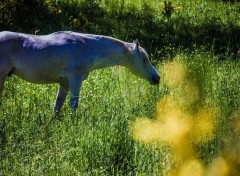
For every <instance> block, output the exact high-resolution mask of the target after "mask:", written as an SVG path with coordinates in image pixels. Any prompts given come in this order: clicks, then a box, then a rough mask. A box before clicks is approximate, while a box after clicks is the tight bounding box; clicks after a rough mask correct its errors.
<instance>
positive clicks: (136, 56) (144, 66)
mask: <svg viewBox="0 0 240 176" xmlns="http://www.w3.org/2000/svg"><path fill="white" fill-rule="evenodd" d="M131 46H132V47H131V51H132V52H131V53H132V56H133V57H131V58H132V59H133V60H132V59H131V63H130V64H129V65H128V68H129V69H130V71H131V72H133V74H135V75H137V76H139V77H141V78H143V79H145V80H147V81H148V82H149V83H150V84H155V85H158V84H159V81H160V76H159V74H158V72H157V71H156V69H155V68H154V67H153V66H152V64H151V63H150V61H149V58H148V54H147V52H146V51H145V50H144V49H143V48H142V47H141V46H139V43H138V41H137V40H135V41H134V43H133V44H131Z"/></svg>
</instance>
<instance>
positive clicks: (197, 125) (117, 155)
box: [0, 52, 240, 175]
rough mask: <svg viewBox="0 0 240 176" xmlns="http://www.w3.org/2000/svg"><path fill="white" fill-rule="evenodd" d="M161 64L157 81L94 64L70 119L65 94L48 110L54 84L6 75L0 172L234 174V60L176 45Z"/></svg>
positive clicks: (236, 123)
mask: <svg viewBox="0 0 240 176" xmlns="http://www.w3.org/2000/svg"><path fill="white" fill-rule="evenodd" d="M158 70H159V72H160V74H161V84H160V86H159V87H154V86H151V85H149V84H148V83H147V82H146V81H144V80H141V79H139V78H137V77H135V76H133V75H132V74H131V73H130V72H129V71H127V70H126V69H124V68H122V67H114V68H108V69H104V70H97V71H94V72H92V73H91V74H90V75H89V78H88V79H87V80H85V81H84V83H83V86H82V90H81V94H80V104H79V108H78V109H77V112H76V114H75V121H74V123H73V122H72V121H71V120H70V117H71V115H70V109H69V105H68V104H69V100H68V99H67V101H66V102H65V104H64V107H63V110H62V112H61V115H60V117H59V118H58V119H56V118H55V117H54V116H53V115H52V106H53V103H54V100H55V96H56V92H57V85H35V84H30V83H26V82H25V81H22V80H20V79H18V78H16V77H10V78H8V79H7V81H6V84H5V89H4V92H3V102H2V105H1V106H0V155H1V161H0V173H2V174H3V175H9V174H10V175H11V174H13V175H26V174H31V175H56V174H59V175H67V174H76V175H158V174H161V175H169V174H172V175H176V174H178V175H188V174H189V173H192V172H193V171H194V172H195V173H196V175H204V174H206V173H209V175H214V174H213V173H221V174H223V175H224V173H226V174H234V173H235V172H236V173H237V172H238V171H239V170H236V166H239V155H238V154H237V152H238V151H239V143H237V141H239V131H240V130H239V129H240V127H239V121H240V120H239V114H240V113H239V103H240V95H239V81H240V79H239V76H240V72H239V63H238V62H232V61H223V62H219V61H217V58H214V57H212V55H208V54H204V53H195V54H184V53H182V52H180V53H179V54H178V56H177V57H175V58H174V61H173V62H169V61H168V62H163V63H161V64H160V66H159V68H158ZM68 98H69V97H68ZM219 168H221V170H219Z"/></svg>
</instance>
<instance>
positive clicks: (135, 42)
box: [133, 39, 139, 50]
mask: <svg viewBox="0 0 240 176" xmlns="http://www.w3.org/2000/svg"><path fill="white" fill-rule="evenodd" d="M133 43H134V44H135V47H134V49H135V50H139V42H138V39H136V40H133Z"/></svg>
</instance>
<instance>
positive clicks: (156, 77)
mask: <svg viewBox="0 0 240 176" xmlns="http://www.w3.org/2000/svg"><path fill="white" fill-rule="evenodd" d="M159 82H160V76H159V75H158V74H157V75H154V76H153V77H152V80H151V84H152V85H159Z"/></svg>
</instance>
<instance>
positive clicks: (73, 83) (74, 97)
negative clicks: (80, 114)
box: [69, 75, 83, 111]
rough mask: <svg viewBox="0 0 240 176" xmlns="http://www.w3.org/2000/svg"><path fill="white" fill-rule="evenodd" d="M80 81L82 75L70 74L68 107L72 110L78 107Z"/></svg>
mask: <svg viewBox="0 0 240 176" xmlns="http://www.w3.org/2000/svg"><path fill="white" fill-rule="evenodd" d="M82 81H83V76H82V75H77V76H72V77H70V78H69V90H70V107H71V109H72V110H73V111H75V110H76V109H77V107H78V98H79V92H80V88H81V85H82Z"/></svg>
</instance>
